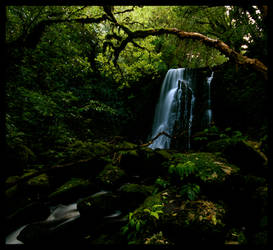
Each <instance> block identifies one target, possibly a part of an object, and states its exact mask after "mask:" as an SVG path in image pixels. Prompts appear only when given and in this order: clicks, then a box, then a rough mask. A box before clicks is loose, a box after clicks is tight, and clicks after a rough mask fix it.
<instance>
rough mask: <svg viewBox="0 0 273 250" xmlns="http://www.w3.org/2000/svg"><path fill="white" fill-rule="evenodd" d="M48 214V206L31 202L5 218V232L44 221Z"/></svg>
mask: <svg viewBox="0 0 273 250" xmlns="http://www.w3.org/2000/svg"><path fill="white" fill-rule="evenodd" d="M49 213H50V210H49V208H48V206H46V205H45V204H44V203H41V202H32V203H30V204H28V205H26V206H24V207H21V208H19V209H17V210H16V211H15V212H14V213H12V214H11V215H9V216H7V217H6V222H7V223H6V228H5V231H6V232H7V233H8V232H11V231H13V230H15V229H16V228H17V227H19V226H20V225H24V224H27V223H32V222H34V221H37V220H43V219H45V218H46V217H47V216H48V215H49Z"/></svg>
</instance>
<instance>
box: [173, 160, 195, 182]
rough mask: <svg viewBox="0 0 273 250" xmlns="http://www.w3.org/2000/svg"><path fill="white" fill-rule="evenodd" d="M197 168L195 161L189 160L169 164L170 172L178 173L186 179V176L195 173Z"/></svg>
mask: <svg viewBox="0 0 273 250" xmlns="http://www.w3.org/2000/svg"><path fill="white" fill-rule="evenodd" d="M195 170H196V166H195V164H194V163H193V162H191V161H187V162H185V163H178V164H177V165H176V166H175V165H170V166H169V169H168V171H169V173H170V174H176V175H178V176H179V177H180V179H181V180H182V179H184V178H185V177H188V176H189V175H190V174H192V173H194V171H195Z"/></svg>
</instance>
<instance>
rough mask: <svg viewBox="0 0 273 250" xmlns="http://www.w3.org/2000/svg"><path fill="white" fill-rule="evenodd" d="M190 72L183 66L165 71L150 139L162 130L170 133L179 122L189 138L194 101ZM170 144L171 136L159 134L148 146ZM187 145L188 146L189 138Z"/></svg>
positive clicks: (165, 146)
mask: <svg viewBox="0 0 273 250" xmlns="http://www.w3.org/2000/svg"><path fill="white" fill-rule="evenodd" d="M192 72H193V71H192V70H190V69H185V68H179V69H170V70H169V71H168V72H167V74H166V76H165V79H164V81H163V84H162V87H161V92H160V97H159V101H158V104H157V106H156V110H155V116H154V123H153V128H152V134H151V139H153V138H154V137H156V136H157V135H158V134H159V133H160V132H163V131H164V132H166V133H167V134H169V135H172V134H173V130H174V126H175V124H181V122H182V127H183V128H184V129H185V130H186V131H187V134H188V138H190V135H191V125H192V119H193V106H194V102H195V96H194V92H193V81H192V80H193V79H192ZM170 144H171V138H170V137H168V136H165V135H161V136H159V137H158V138H157V139H156V140H154V141H153V143H152V144H151V145H150V146H149V147H150V148H152V149H155V148H161V149H164V148H165V149H168V148H170ZM187 146H188V147H190V141H189V140H188V142H187Z"/></svg>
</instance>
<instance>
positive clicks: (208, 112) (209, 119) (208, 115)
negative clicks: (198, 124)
mask: <svg viewBox="0 0 273 250" xmlns="http://www.w3.org/2000/svg"><path fill="white" fill-rule="evenodd" d="M212 79H213V72H212V73H211V76H210V77H208V78H207V84H208V109H207V110H206V114H205V115H206V118H207V123H208V126H210V125H211V121H212V110H211V97H210V84H211V81H212Z"/></svg>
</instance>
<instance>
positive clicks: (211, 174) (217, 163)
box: [168, 152, 239, 183]
mask: <svg viewBox="0 0 273 250" xmlns="http://www.w3.org/2000/svg"><path fill="white" fill-rule="evenodd" d="M168 166H169V168H170V167H176V168H181V169H183V168H185V174H184V175H183V176H181V175H182V172H181V173H180V176H178V177H179V178H180V179H181V180H182V181H183V180H184V178H186V177H187V176H188V175H189V174H187V169H189V168H192V169H191V172H192V173H191V176H192V177H193V178H194V179H195V180H197V181H198V182H200V183H223V182H224V181H225V180H226V178H227V177H229V176H230V175H233V174H235V173H237V172H238V171H239V168H238V167H236V166H235V165H233V164H230V163H228V162H227V161H226V160H225V159H224V158H222V157H219V155H217V154H213V153H207V152H200V153H186V154H182V153H177V154H174V155H173V158H172V160H171V161H170V162H168ZM174 173H175V174H177V172H174Z"/></svg>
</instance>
